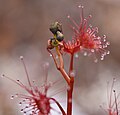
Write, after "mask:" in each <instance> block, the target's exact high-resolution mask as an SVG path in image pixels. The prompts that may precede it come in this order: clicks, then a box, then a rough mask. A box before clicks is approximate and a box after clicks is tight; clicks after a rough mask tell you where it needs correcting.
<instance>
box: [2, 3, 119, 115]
mask: <svg viewBox="0 0 120 115" xmlns="http://www.w3.org/2000/svg"><path fill="white" fill-rule="evenodd" d="M78 9H79V10H80V21H79V23H76V20H75V19H73V18H71V16H70V15H69V16H68V19H69V21H70V28H71V29H72V30H73V37H71V38H70V39H69V40H68V41H67V40H66V38H65V36H64V34H63V33H65V32H66V30H64V32H63V29H62V24H61V23H59V22H53V23H52V24H50V27H49V30H50V32H51V37H50V38H49V39H48V41H46V42H47V46H46V50H47V51H48V53H49V54H50V55H51V57H52V58H53V61H54V64H55V67H56V70H57V71H59V72H60V74H61V77H63V78H64V80H65V82H66V84H67V89H66V92H67V95H66V98H67V104H66V105H67V110H65V109H64V107H62V106H61V104H60V103H59V101H58V100H57V99H56V98H53V97H49V96H48V90H49V89H50V88H51V87H52V86H53V85H54V84H55V83H56V81H55V82H52V83H51V82H48V81H47V77H48V76H49V75H47V72H46V75H45V78H46V80H45V82H44V83H43V84H42V85H41V86H40V87H38V86H37V85H36V84H35V82H34V81H31V79H30V77H29V73H28V72H27V67H26V64H25V61H24V58H23V56H20V60H21V62H22V64H23V66H24V70H25V73H26V78H27V81H28V86H27V85H25V84H23V82H22V81H20V80H19V79H18V80H13V79H12V78H10V77H7V76H6V75H4V74H3V75H2V77H4V78H7V79H9V80H10V81H13V82H14V83H16V84H17V85H19V86H20V87H21V88H23V89H24V90H25V91H26V92H27V94H19V93H17V94H16V95H13V96H12V99H13V98H14V97H16V96H17V97H19V98H22V101H20V102H19V104H20V105H24V108H22V109H21V112H22V114H24V115H27V114H30V115H51V111H52V110H53V111H55V108H53V107H52V106H51V104H52V103H54V104H56V105H57V106H58V108H59V111H58V112H56V114H62V115H72V108H73V106H72V102H73V90H74V79H75V76H76V73H75V69H74V66H73V65H74V57H75V55H76V54H77V53H82V54H83V55H84V56H88V57H89V56H92V57H93V63H97V62H98V61H101V60H104V58H105V56H106V55H107V54H109V53H110V51H109V50H108V49H107V47H108V46H109V45H110V43H109V42H108V41H107V39H106V36H105V35H102V36H99V35H98V34H99V30H98V27H93V26H91V25H90V24H89V20H90V19H91V18H92V16H91V15H89V16H84V12H83V10H84V6H82V5H80V6H78ZM46 29H47V28H46ZM66 55H68V56H70V62H69V64H68V65H69V68H68V70H66V69H65V67H64V66H65V62H64V57H65V56H66ZM56 57H57V58H56ZM77 61H78V60H77ZM79 61H80V60H79ZM48 65H49V64H48V63H45V65H44V69H45V70H47V68H48ZM56 70H55V71H56ZM54 77H55V76H54ZM113 84H114V83H113ZM112 90H113V86H112V88H111V93H110V95H112V93H113V92H114V97H115V101H114V102H113V105H111V96H110V97H109V110H108V111H107V112H106V113H107V115H118V112H119V111H118V108H117V97H116V93H115V90H113V91H112ZM113 106H114V107H113ZM112 108H114V109H113V110H111V109H112Z"/></svg>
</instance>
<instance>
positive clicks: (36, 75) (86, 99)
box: [0, 0, 120, 115]
mask: <svg viewBox="0 0 120 115" xmlns="http://www.w3.org/2000/svg"><path fill="white" fill-rule="evenodd" d="M80 4H82V5H84V14H85V16H86V17H87V16H88V15H89V14H91V15H92V19H91V20H90V24H92V25H93V26H94V27H95V26H97V27H98V28H99V34H98V35H99V36H102V35H104V34H105V35H106V36H107V40H108V41H110V43H111V45H110V47H108V49H109V50H110V55H108V56H106V57H105V59H104V61H98V63H94V59H93V58H92V57H84V56H83V54H79V57H78V58H76V59H75V65H74V66H75V70H76V77H75V88H74V96H73V97H74V104H73V115H104V114H105V113H104V110H102V109H101V108H100V107H99V106H100V105H101V104H103V103H104V107H103V108H105V109H107V103H108V101H107V96H106V93H107V81H110V82H112V78H114V77H116V79H117V82H118V83H116V84H118V88H116V90H117V91H118V92H120V87H119V84H120V80H119V78H120V72H119V68H120V52H119V50H120V19H119V18H120V0H59V1H58V0H0V74H3V73H4V74H6V75H7V76H9V77H11V78H13V79H20V80H22V81H24V83H25V84H27V80H26V77H25V76H26V75H25V72H24V69H23V66H22V64H21V62H20V60H19V56H21V55H22V56H24V58H25V63H26V66H27V68H28V73H29V75H30V78H31V79H32V80H33V79H34V80H35V81H37V84H39V85H40V84H41V83H42V82H44V72H43V70H42V68H43V67H42V65H43V63H44V62H49V65H50V67H49V74H48V79H49V80H50V81H55V80H57V79H59V78H61V75H60V73H59V72H58V71H56V68H55V66H54V62H53V60H52V58H51V57H50V56H49V54H48V52H47V51H46V46H47V40H48V39H49V38H50V37H52V34H51V33H50V31H49V25H50V24H51V23H52V22H54V21H59V22H61V23H62V25H63V32H64V35H65V38H66V39H67V40H68V39H71V38H72V35H73V32H72V30H71V29H70V28H69V24H70V21H69V20H68V19H67V15H70V16H71V17H72V18H73V19H75V21H76V22H77V23H79V21H80V18H79V15H80V9H78V8H77V6H78V5H80ZM67 59H68V55H65V58H64V60H65V66H66V69H67V65H68V63H69V61H68V60H67ZM63 86H64V88H63V89H64V90H63V91H62V92H61V93H59V94H57V95H56V97H57V99H59V100H62V101H61V103H62V105H63V106H66V104H65V100H66V99H65V96H66V95H65V94H66V93H65V87H66V84H65V82H64V80H63V79H62V82H61V83H58V84H57V86H53V87H52V91H53V92H54V91H56V87H57V88H58V90H59V89H60V88H61V87H63ZM109 87H111V86H109ZM52 91H51V92H52ZM19 92H23V89H21V88H20V87H18V86H17V85H16V84H14V83H12V82H11V81H9V80H7V79H2V78H1V79H0V115H22V114H23V113H20V107H19V106H18V102H19V101H20V99H18V98H17V99H15V100H10V95H12V94H15V93H19ZM51 92H50V93H51ZM53 114H54V115H57V113H53Z"/></svg>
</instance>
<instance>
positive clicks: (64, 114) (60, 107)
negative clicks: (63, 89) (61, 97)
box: [50, 98, 66, 115]
mask: <svg viewBox="0 0 120 115" xmlns="http://www.w3.org/2000/svg"><path fill="white" fill-rule="evenodd" d="M50 99H51V100H53V101H54V102H55V103H56V104H57V106H58V107H59V109H60V110H61V112H62V114H63V115H66V113H65V111H64V110H63V108H62V106H61V105H60V103H59V102H58V101H57V100H55V99H54V98H50Z"/></svg>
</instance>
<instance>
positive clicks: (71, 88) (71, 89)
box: [67, 54, 74, 115]
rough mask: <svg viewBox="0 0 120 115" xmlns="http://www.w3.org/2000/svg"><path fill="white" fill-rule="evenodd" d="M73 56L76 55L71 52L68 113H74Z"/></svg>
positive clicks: (68, 114)
mask: <svg viewBox="0 0 120 115" xmlns="http://www.w3.org/2000/svg"><path fill="white" fill-rule="evenodd" d="M73 58H74V55H72V54H71V60H70V67H69V76H70V84H69V87H68V89H67V115H72V93H73V86H74V76H71V72H73Z"/></svg>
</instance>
